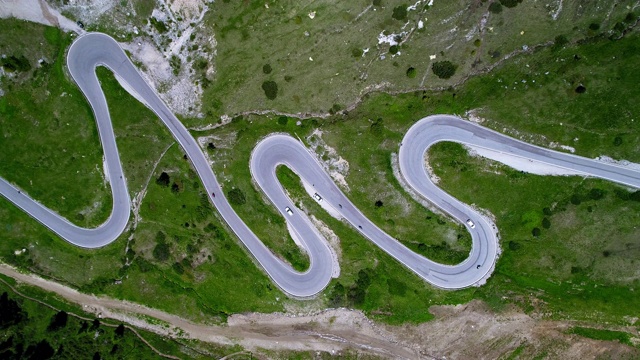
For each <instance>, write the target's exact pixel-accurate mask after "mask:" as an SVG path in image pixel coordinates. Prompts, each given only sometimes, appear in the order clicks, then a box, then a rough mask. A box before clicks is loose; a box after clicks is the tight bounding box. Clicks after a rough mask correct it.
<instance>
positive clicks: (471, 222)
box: [467, 219, 476, 229]
mask: <svg viewBox="0 0 640 360" xmlns="http://www.w3.org/2000/svg"><path fill="white" fill-rule="evenodd" d="M467 225H469V226H470V227H471V228H472V229H475V228H476V224H474V223H473V221H471V219H467Z"/></svg>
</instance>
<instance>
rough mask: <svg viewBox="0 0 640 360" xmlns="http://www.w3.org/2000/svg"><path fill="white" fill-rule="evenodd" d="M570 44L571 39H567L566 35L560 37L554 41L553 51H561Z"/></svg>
mask: <svg viewBox="0 0 640 360" xmlns="http://www.w3.org/2000/svg"><path fill="white" fill-rule="evenodd" d="M568 43H569V39H567V37H566V36H565V35H558V36H556V38H555V39H554V40H553V46H552V47H551V50H552V51H557V50H560V49H562V47H563V46H565V45H567V44H568Z"/></svg>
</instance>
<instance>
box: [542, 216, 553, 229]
mask: <svg viewBox="0 0 640 360" xmlns="http://www.w3.org/2000/svg"><path fill="white" fill-rule="evenodd" d="M542 227H543V228H545V229H548V228H550V227H551V220H549V218H544V219H542Z"/></svg>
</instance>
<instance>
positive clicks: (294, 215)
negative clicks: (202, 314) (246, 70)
mask: <svg viewBox="0 0 640 360" xmlns="http://www.w3.org/2000/svg"><path fill="white" fill-rule="evenodd" d="M67 63H68V68H69V71H70V73H71V76H72V77H73V79H74V80H75V82H76V83H77V85H78V86H79V87H80V89H81V90H82V92H83V93H84V95H85V97H86V98H87V100H88V101H89V103H90V105H91V107H92V109H93V112H94V116H95V118H96V123H97V127H98V132H99V135H100V141H101V143H102V146H103V148H104V156H105V162H106V168H107V173H106V176H107V177H108V179H109V182H110V185H111V189H112V194H113V209H112V212H111V215H110V216H109V218H108V219H107V221H106V222H105V223H103V224H102V225H100V226H99V227H97V228H93V229H85V228H80V227H78V226H76V225H74V224H72V223H70V222H69V221H67V220H66V219H64V218H62V217H61V216H60V215H58V214H56V213H55V212H54V211H52V210H50V209H48V208H46V207H44V206H43V205H41V204H39V203H38V202H37V201H35V200H34V199H31V198H30V197H29V196H28V195H27V194H25V193H24V192H23V191H21V190H20V189H18V188H17V187H15V186H13V185H11V184H10V183H8V182H7V181H6V180H4V179H2V178H0V194H2V195H3V196H4V197H5V198H7V199H8V200H9V201H10V202H12V203H13V204H15V205H16V206H17V207H19V208H21V209H22V210H23V211H25V212H26V213H28V214H29V215H31V216H32V217H33V218H35V219H36V220H38V221H39V222H41V223H42V224H43V225H45V226H46V227H48V228H49V229H51V230H52V231H53V232H55V233H56V234H58V235H59V236H60V237H61V238H63V239H65V240H66V241H68V242H70V243H72V244H74V245H77V246H80V247H85V248H98V247H102V246H105V245H108V244H110V243H111V242H113V241H115V240H116V239H117V238H118V237H119V236H120V234H122V232H123V231H124V229H125V227H126V226H127V223H128V221H129V216H130V209H131V199H130V198H129V193H128V190H127V183H126V179H125V176H124V173H123V170H122V165H121V162H120V156H119V154H118V148H117V146H116V141H115V136H114V132H113V127H112V123H111V118H110V115H109V111H108V107H107V102H106V99H105V97H104V93H103V92H102V89H101V88H100V84H99V82H98V78H97V76H96V73H95V69H96V67H97V66H105V67H107V68H109V69H111V71H113V72H114V73H115V74H116V75H117V76H118V77H119V78H120V79H121V80H122V81H124V82H126V83H127V85H128V87H129V88H130V89H131V90H132V91H134V92H135V93H136V95H137V96H136V97H137V98H138V99H140V100H141V101H143V102H144V103H145V104H146V105H147V106H148V107H149V108H150V109H151V110H152V111H153V112H155V114H156V115H158V117H159V118H160V119H161V120H162V122H163V123H164V124H165V125H166V126H167V128H168V129H169V131H170V132H171V134H172V135H173V136H174V138H175V139H176V140H177V141H178V143H179V144H180V146H182V148H183V150H184V151H185V153H186V154H187V156H188V157H189V159H190V161H191V162H192V164H193V167H194V168H195V170H196V172H197V174H198V176H199V177H200V179H201V180H202V183H203V185H204V188H205V189H206V191H207V193H208V194H209V197H210V200H211V202H212V203H213V205H214V206H215V208H216V209H217V210H218V212H219V213H220V215H221V216H222V218H223V219H224V221H225V222H226V223H227V224H228V225H229V227H230V228H231V229H232V231H233V232H234V233H235V234H236V236H238V238H239V239H240V240H241V241H242V242H243V243H244V245H245V246H246V248H247V249H248V250H249V251H250V252H251V254H252V255H253V256H254V257H255V258H256V260H257V261H258V262H259V263H260V265H261V266H262V267H263V268H264V270H265V271H266V272H267V273H268V275H269V276H270V277H271V278H272V280H273V281H274V282H275V283H276V284H277V285H278V286H279V287H280V288H281V289H282V290H283V291H284V292H285V293H287V294H288V295H289V296H293V297H299V298H304V297H310V296H313V295H315V294H317V293H318V292H320V291H322V290H323V289H324V288H325V287H326V286H327V284H328V283H329V281H330V280H331V274H332V268H333V266H334V265H336V266H337V264H333V261H334V260H333V258H332V255H331V250H330V248H329V245H328V243H327V241H326V240H325V239H324V238H323V237H322V235H320V233H319V232H318V230H317V229H316V228H315V227H314V226H313V225H312V224H311V222H310V221H309V219H308V217H307V216H306V215H305V214H304V213H303V212H302V211H300V210H298V209H297V208H296V207H295V205H294V204H293V202H292V201H291V199H289V198H288V196H287V195H286V193H285V191H284V189H283V188H282V186H281V185H280V183H279V182H278V180H277V178H276V175H275V170H276V167H277V166H278V165H280V164H284V165H286V166H288V167H290V168H291V169H292V170H293V171H295V172H296V173H297V174H298V175H299V176H300V177H301V178H302V179H303V180H304V181H306V182H307V183H309V184H312V186H313V187H314V189H315V190H316V192H317V193H318V194H320V195H321V196H322V198H323V201H324V202H326V204H327V205H328V206H332V207H333V208H335V210H336V211H337V212H338V213H340V215H341V216H342V217H343V218H344V219H346V221H348V222H349V223H350V224H352V225H353V226H354V228H355V229H357V230H358V231H359V232H360V233H362V235H363V236H365V237H367V238H368V239H369V240H371V241H372V242H374V243H375V244H376V245H378V246H379V247H380V248H382V249H383V250H384V251H386V252H387V253H389V254H390V255H391V256H393V257H394V258H395V259H397V260H398V261H400V262H401V263H402V264H404V265H405V266H406V267H407V268H409V269H410V270H411V271H413V272H415V273H416V274H418V275H419V276H420V277H422V278H423V279H424V280H425V281H427V282H429V283H431V284H433V285H435V286H438V287H441V288H446V289H460V288H464V287H468V286H471V285H474V284H476V283H478V282H480V281H481V280H482V279H484V278H486V277H487V276H489V275H490V272H491V270H492V269H493V265H494V263H495V261H496V257H497V253H498V240H497V238H496V230H495V224H492V223H490V222H489V221H488V220H486V218H484V217H482V216H481V215H480V214H478V213H477V212H475V211H474V210H473V209H471V208H470V207H469V206H467V205H465V204H463V203H461V202H460V201H458V200H456V199H455V198H453V197H452V196H450V195H449V194H447V193H446V192H444V191H443V190H442V189H440V188H438V187H437V186H436V185H435V184H434V183H433V182H431V180H430V178H429V175H428V174H427V170H426V168H425V166H424V165H425V164H424V156H425V152H426V151H427V150H428V148H429V147H430V146H431V145H433V144H435V143H437V142H440V141H454V142H459V143H463V144H469V145H475V146H479V147H484V148H487V149H492V150H496V151H500V152H504V153H507V154H510V155H515V156H520V157H523V158H527V159H531V160H534V161H539V162H544V163H548V164H551V165H554V166H560V167H564V168H568V169H573V170H575V171H579V172H581V173H584V175H585V176H593V177H599V178H603V179H607V180H611V181H614V182H617V183H620V184H624V185H628V186H632V187H636V188H640V172H638V171H632V170H630V169H627V168H624V167H621V166H616V165H611V164H606V163H601V162H597V161H595V160H590V159H587V158H583V157H578V156H574V155H570V154H565V153H560V152H557V151H552V150H548V149H544V148H540V147H537V146H533V145H529V144H526V143H523V142H521V141H518V140H515V139H513V138H510V137H507V136H505V135H502V134H500V133H497V132H494V131H492V130H489V129H486V128H483V127H481V126H479V125H476V124H474V123H471V122H467V121H463V120H461V119H459V118H457V117H454V116H447V115H435V116H429V117H426V118H424V119H422V120H420V121H418V122H417V123H416V124H415V125H413V126H412V127H411V128H410V129H409V131H408V132H407V134H406V135H405V137H404V140H403V142H402V144H401V146H400V150H399V162H400V170H401V174H402V176H403V177H404V178H405V180H406V181H407V183H408V184H409V185H410V186H411V187H413V188H414V189H415V190H416V191H417V192H418V193H420V194H421V195H422V196H424V197H425V198H426V199H428V200H429V201H430V202H432V203H433V204H434V205H435V206H437V207H439V208H440V209H442V210H443V211H445V212H446V213H448V214H449V215H451V216H452V217H453V218H455V219H457V220H458V221H460V222H462V223H463V224H465V226H466V227H467V230H468V231H469V232H470V233H471V236H472V244H473V245H472V250H471V253H470V255H469V257H468V258H467V260H465V261H464V262H462V263H461V264H458V265H454V266H449V265H443V264H438V263H435V262H433V261H431V260H429V259H426V258H424V257H423V256H421V255H418V254H416V253H414V252H413V251H411V250H409V249H408V248H407V247H405V246H404V245H402V244H401V243H399V242H398V241H397V240H395V239H394V238H392V237H391V236H389V235H388V234H386V233H385V232H383V231H382V230H381V229H380V228H378V227H377V226H376V225H375V224H373V223H372V222H371V221H369V220H368V219H367V218H366V217H365V216H364V215H363V214H362V213H361V212H360V211H359V210H358V209H357V208H356V207H355V206H354V205H353V204H352V203H351V202H350V201H349V199H348V198H347V197H346V196H345V195H344V194H343V193H342V192H341V190H340V189H339V188H338V187H337V186H336V185H335V184H334V182H333V181H332V180H331V178H330V177H329V175H328V174H327V173H326V172H325V171H324V170H323V169H322V167H321V166H320V164H319V163H318V160H317V159H316V158H315V157H314V156H313V155H311V153H310V152H309V151H308V149H306V148H305V147H304V146H303V144H302V143H300V142H299V141H298V140H296V139H294V138H293V137H291V136H288V135H281V134H276V135H271V136H268V137H266V138H265V139H263V140H262V141H260V142H259V143H258V145H257V146H256V147H255V149H254V150H253V153H252V156H251V162H250V168H251V173H252V175H253V177H254V179H255V180H256V182H257V184H258V185H259V186H260V188H261V189H262V191H263V192H264V193H265V194H266V195H267V197H268V198H269V199H270V200H271V202H272V203H273V204H274V205H275V206H276V207H277V209H278V210H279V211H280V212H281V213H282V216H283V217H285V219H286V220H287V222H288V223H289V225H290V228H291V229H292V231H294V232H295V233H296V234H294V235H295V237H296V238H297V239H299V240H300V242H301V245H302V246H303V247H304V248H305V251H306V252H307V253H308V254H309V258H310V266H309V269H308V270H307V271H306V272H303V273H300V272H297V271H295V270H293V269H292V268H291V267H290V266H289V265H288V264H286V263H285V262H283V261H282V260H280V259H279V258H278V257H277V256H275V255H274V254H273V253H272V252H271V251H270V250H269V249H268V248H267V247H266V246H265V245H264V244H263V243H262V242H261V241H260V239H258V237H257V236H256V235H255V234H254V233H253V232H252V231H251V229H249V227H248V226H247V225H246V224H245V223H244V222H243V221H242V219H240V217H239V216H238V215H237V214H236V213H235V211H234V210H233V208H232V207H231V206H230V204H229V202H228V201H227V199H226V198H225V197H224V193H223V191H222V189H221V187H220V184H219V183H218V181H217V179H216V177H215V175H214V173H213V171H212V169H211V167H210V166H209V163H208V162H207V159H206V158H205V156H204V154H203V152H202V150H201V149H200V147H199V146H198V143H197V142H196V140H195V139H194V138H193V137H192V136H191V134H190V133H189V131H188V130H187V129H186V128H185V127H184V125H183V124H182V123H181V122H180V121H179V120H178V119H177V118H176V117H175V115H174V114H173V113H172V112H171V110H169V108H168V107H167V106H166V105H165V104H164V102H162V100H161V99H160V98H159V97H158V95H157V94H156V92H155V91H154V90H153V89H152V88H151V87H150V86H149V85H148V84H147V83H146V81H145V80H144V79H143V78H142V76H141V75H140V73H139V72H138V71H137V69H136V68H135V67H134V65H133V64H132V63H131V61H130V60H129V58H128V57H127V55H126V54H125V53H124V51H122V49H121V48H120V46H119V45H118V43H117V42H116V41H115V40H113V39H112V38H111V37H109V36H107V35H105V34H100V33H89V34H86V35H83V36H81V37H79V38H78V39H77V40H76V41H75V42H74V43H73V44H72V45H71V48H70V49H69V54H68V57H67ZM212 193H215V194H217V196H215V197H212V196H211V194H212ZM287 207H288V208H289V209H291V213H290V214H289V213H288V212H287V211H286V208H287ZM468 219H469V220H471V221H470V222H471V223H472V224H473V226H471V225H470V224H469V223H468V222H467V220H468Z"/></svg>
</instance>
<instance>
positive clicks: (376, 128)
mask: <svg viewBox="0 0 640 360" xmlns="http://www.w3.org/2000/svg"><path fill="white" fill-rule="evenodd" d="M369 130H370V131H371V133H372V134H373V135H375V136H380V135H382V133H383V132H384V122H383V120H382V118H378V120H376V121H374V122H373V124H371V127H370V128H369Z"/></svg>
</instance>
